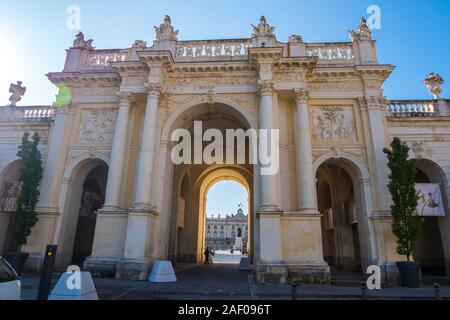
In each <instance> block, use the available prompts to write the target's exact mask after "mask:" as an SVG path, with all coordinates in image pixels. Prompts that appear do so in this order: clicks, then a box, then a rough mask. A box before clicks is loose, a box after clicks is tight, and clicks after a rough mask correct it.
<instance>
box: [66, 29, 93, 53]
mask: <svg viewBox="0 0 450 320" xmlns="http://www.w3.org/2000/svg"><path fill="white" fill-rule="evenodd" d="M92 42H94V40H92V39H89V40H87V41H86V40H84V34H83V32H81V31H80V32H79V33H78V34H77V35H76V37H75V40H74V41H73V46H72V47H73V48H77V49H87V50H94V49H95V48H94V47H93V46H92Z"/></svg>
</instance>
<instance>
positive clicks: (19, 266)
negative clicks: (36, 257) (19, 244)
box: [3, 252, 29, 277]
mask: <svg viewBox="0 0 450 320" xmlns="http://www.w3.org/2000/svg"><path fill="white" fill-rule="evenodd" d="M28 255H29V254H28V253H26V252H14V253H5V254H4V255H3V258H4V259H5V260H6V261H8V263H9V264H10V265H11V267H13V268H14V270H16V273H17V275H18V276H19V277H20V276H21V275H22V273H23V269H24V267H25V262H26V261H27V258H28Z"/></svg>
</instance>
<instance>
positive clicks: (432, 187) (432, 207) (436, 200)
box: [416, 183, 445, 217]
mask: <svg viewBox="0 0 450 320" xmlns="http://www.w3.org/2000/svg"><path fill="white" fill-rule="evenodd" d="M416 194H417V197H418V202H417V215H419V216H425V217H444V216H445V208H444V203H443V201H442V195H441V187H440V185H439V184H438V183H416Z"/></svg>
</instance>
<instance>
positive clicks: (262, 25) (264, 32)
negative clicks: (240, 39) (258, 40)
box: [252, 16, 275, 37]
mask: <svg viewBox="0 0 450 320" xmlns="http://www.w3.org/2000/svg"><path fill="white" fill-rule="evenodd" d="M252 27H253V36H254V37H270V36H273V35H274V33H275V27H271V26H269V25H268V24H267V21H266V17H264V16H261V18H260V19H259V24H258V26H254V25H252Z"/></svg>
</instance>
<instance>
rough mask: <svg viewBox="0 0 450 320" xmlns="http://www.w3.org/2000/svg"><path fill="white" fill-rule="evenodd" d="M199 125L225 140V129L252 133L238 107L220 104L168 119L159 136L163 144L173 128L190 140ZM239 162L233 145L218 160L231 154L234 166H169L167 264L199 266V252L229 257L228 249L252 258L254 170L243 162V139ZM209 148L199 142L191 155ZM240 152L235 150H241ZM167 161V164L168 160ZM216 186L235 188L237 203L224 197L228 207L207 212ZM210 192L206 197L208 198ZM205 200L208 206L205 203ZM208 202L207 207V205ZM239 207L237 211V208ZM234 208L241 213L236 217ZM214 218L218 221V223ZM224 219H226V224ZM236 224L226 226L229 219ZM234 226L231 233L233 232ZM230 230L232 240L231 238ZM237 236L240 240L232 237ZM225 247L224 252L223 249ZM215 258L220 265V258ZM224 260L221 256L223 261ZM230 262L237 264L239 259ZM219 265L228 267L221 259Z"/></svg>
mask: <svg viewBox="0 0 450 320" xmlns="http://www.w3.org/2000/svg"><path fill="white" fill-rule="evenodd" d="M198 121H201V122H202V127H203V132H205V131H206V130H208V129H215V130H216V131H217V132H218V131H220V132H221V133H222V134H223V136H224V137H225V134H226V131H227V130H228V129H231V130H237V129H242V130H244V131H246V130H247V129H250V128H254V126H253V125H252V124H251V122H250V121H249V118H248V115H245V111H242V110H240V109H239V107H236V106H234V107H232V106H230V105H227V104H224V103H215V104H199V105H194V106H190V107H187V108H185V109H184V112H181V113H180V114H178V115H177V116H176V117H174V118H173V119H171V120H169V125H170V129H165V130H163V137H167V138H168V139H169V138H170V136H171V132H173V131H174V130H177V129H185V130H187V131H188V132H190V134H191V137H193V138H195V137H197V136H196V135H195V130H194V129H195V123H198ZM245 144H246V147H245V152H246V154H245V156H246V157H245V159H246V163H239V162H238V161H237V155H238V152H237V151H238V149H237V148H238V144H237V143H235V145H234V146H230V145H228V143H227V144H224V145H222V146H221V147H219V148H222V149H221V150H222V151H223V155H226V154H228V152H230V151H232V152H233V153H234V156H235V159H236V160H235V163H234V164H231V163H228V161H227V162H221V163H219V162H213V163H205V162H206V161H203V163H201V164H199V163H194V162H192V163H181V164H177V165H175V164H173V184H172V185H173V195H172V199H173V200H172V209H171V210H172V214H171V222H170V226H171V227H170V236H169V247H168V251H169V254H168V255H169V259H171V260H172V261H174V262H176V263H196V264H203V263H204V262H205V255H204V253H205V249H206V248H207V247H213V250H215V251H221V252H217V254H219V255H220V254H225V252H222V251H226V250H225V249H228V252H227V253H228V254H229V255H231V246H233V249H234V250H235V251H234V252H233V254H234V253H236V254H238V253H239V254H240V253H241V252H242V251H244V252H247V253H248V255H249V257H250V260H251V258H252V253H253V251H254V250H253V240H252V236H251V234H252V232H251V231H252V225H253V224H252V216H253V200H254V199H253V198H254V196H253V195H254V190H253V185H254V181H253V180H254V174H253V171H254V169H255V168H254V167H255V166H254V165H252V164H250V163H248V161H247V160H248V159H249V153H248V152H249V147H248V146H249V139H248V138H246V142H245ZM208 145H209V143H208V142H204V143H203V146H202V148H200V150H196V149H194V146H192V155H193V156H194V155H195V154H198V153H199V152H202V153H203V152H204V151H205V149H206V148H207V147H208ZM241 150H242V149H239V151H241ZM169 161H170V160H169ZM221 182H228V183H234V184H236V185H237V186H238V187H239V188H240V189H241V190H243V191H242V192H241V194H243V196H242V198H236V197H235V194H234V192H225V193H222V194H221V196H220V197H221V198H222V199H221V200H223V201H224V203H226V204H227V205H228V204H230V205H232V209H230V208H228V209H227V208H223V209H222V208H219V209H211V210H210V209H208V208H207V207H208V205H210V204H211V203H212V202H211V201H212V197H214V196H212V195H213V194H214V193H215V189H216V187H215V185H216V184H217V186H219V185H221ZM210 192H211V193H210ZM208 200H209V201H208ZM208 202H209V203H208ZM240 204H241V205H242V208H241V207H240V206H239V205H240ZM239 209H241V210H242V214H240V211H239ZM219 214H220V220H219ZM227 216H228V219H227ZM209 218H211V219H214V220H216V222H217V223H216V225H217V227H216V228H217V229H216V233H214V225H213V224H209V225H210V227H209V228H210V229H209V230H210V231H209V234H208V222H207V221H208V219H209ZM233 219H235V220H236V219H240V220H241V221H239V222H238V221H236V222H234V221H233V223H232V221H231V220H233ZM233 225H234V230H233ZM233 231H234V236H233ZM239 234H240V235H241V236H240V237H239V236H238V235H239ZM228 246H229V248H228ZM219 255H216V262H218V261H217V259H218V260H219V261H220V260H221V259H220V258H221V257H223V256H219ZM224 258H227V257H224ZM235 259H236V260H238V261H237V262H236V263H239V261H240V257H239V259H238V258H237V257H235ZM225 261H228V262H230V261H229V260H227V259H225Z"/></svg>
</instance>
